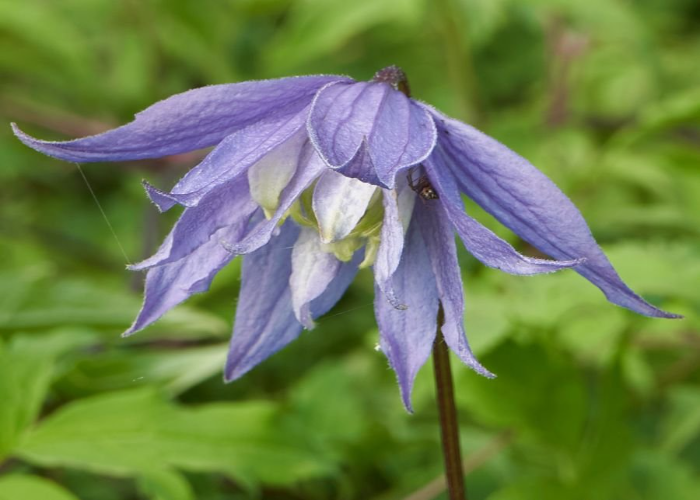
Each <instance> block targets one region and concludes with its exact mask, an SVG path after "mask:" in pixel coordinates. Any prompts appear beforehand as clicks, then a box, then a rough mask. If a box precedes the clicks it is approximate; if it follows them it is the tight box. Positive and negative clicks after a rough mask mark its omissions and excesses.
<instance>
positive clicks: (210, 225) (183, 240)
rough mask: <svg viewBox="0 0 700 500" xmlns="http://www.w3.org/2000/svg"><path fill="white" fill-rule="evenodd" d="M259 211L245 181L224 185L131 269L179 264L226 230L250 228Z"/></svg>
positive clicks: (191, 210)
mask: <svg viewBox="0 0 700 500" xmlns="http://www.w3.org/2000/svg"><path fill="white" fill-rule="evenodd" d="M257 208H258V207H257V205H256V204H255V202H254V201H253V200H252V199H251V197H250V192H249V189H248V182H247V180H246V178H245V177H240V178H239V179H237V180H235V181H232V182H230V183H228V184H224V185H223V186H220V187H219V188H217V189H216V190H214V192H212V193H210V194H209V195H208V196H207V197H206V198H205V199H204V200H202V202H201V203H200V204H199V205H197V206H195V207H190V208H187V209H185V211H184V212H183V213H182V215H181V216H180V219H178V221H177V223H176V224H175V226H174V227H173V229H172V231H171V232H170V234H168V236H167V237H166V238H165V241H164V242H163V244H162V245H161V246H160V248H159V249H158V251H157V252H156V253H155V254H154V255H153V256H151V257H149V258H148V259H146V260H144V261H141V262H139V263H137V264H134V265H131V266H129V269H130V270H132V271H140V270H143V269H148V268H151V267H154V266H162V265H164V264H168V263H170V262H175V261H176V260H179V259H181V258H183V257H185V256H187V255H189V254H190V253H191V252H193V251H194V250H195V249H197V248H199V247H200V246H201V245H203V244H204V243H206V242H207V241H208V240H209V239H210V238H211V237H212V236H213V235H214V234H215V233H216V232H217V231H218V230H219V229H221V228H222V227H225V226H240V225H244V224H247V223H248V221H249V220H250V217H251V215H253V212H255V210H256V209H257ZM227 234H229V235H230V234H231V233H227ZM235 234H238V235H239V236H243V234H244V233H243V232H242V231H241V232H236V233H235Z"/></svg>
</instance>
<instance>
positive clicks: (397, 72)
mask: <svg viewBox="0 0 700 500" xmlns="http://www.w3.org/2000/svg"><path fill="white" fill-rule="evenodd" d="M372 81H373V82H383V83H388V84H389V85H391V86H392V87H394V88H395V89H396V90H398V91H399V92H403V93H404V94H405V95H406V97H411V89H410V88H409V86H408V77H407V76H406V73H404V71H403V70H402V69H401V68H399V67H398V66H393V65H392V66H387V67H386V68H384V69H380V70H379V71H377V72H376V73H375V75H374V78H372Z"/></svg>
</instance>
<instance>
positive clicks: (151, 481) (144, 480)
mask: <svg viewBox="0 0 700 500" xmlns="http://www.w3.org/2000/svg"><path fill="white" fill-rule="evenodd" d="M138 483H139V487H140V489H141V491H143V492H144V494H146V495H148V498H149V499H151V500H193V499H194V492H193V491H192V487H191V486H190V484H189V483H188V482H187V480H186V479H185V478H184V476H183V475H182V474H180V473H178V472H176V471H174V470H167V469H156V470H149V471H144V472H142V473H141V476H140V477H139V481H138Z"/></svg>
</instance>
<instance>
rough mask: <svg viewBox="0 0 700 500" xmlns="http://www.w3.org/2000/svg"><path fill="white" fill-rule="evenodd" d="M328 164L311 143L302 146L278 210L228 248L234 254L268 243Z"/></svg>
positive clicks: (249, 250)
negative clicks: (296, 164)
mask: <svg viewBox="0 0 700 500" xmlns="http://www.w3.org/2000/svg"><path fill="white" fill-rule="evenodd" d="M327 168H328V167H327V166H326V164H325V163H323V160H321V158H320V157H319V156H318V154H317V153H316V151H315V150H314V148H313V147H312V146H311V144H310V143H306V145H305V146H304V147H303V148H302V151H301V153H300V159H299V165H298V166H297V169H296V172H295V174H294V177H292V180H291V181H290V182H289V185H287V187H286V188H285V189H284V191H282V194H281V196H280V201H279V206H278V207H277V211H275V214H274V215H273V216H272V217H271V218H270V219H269V220H262V221H261V222H259V223H258V224H257V226H255V227H254V228H253V229H251V230H250V232H249V233H248V234H247V235H246V236H245V237H244V238H243V239H242V240H241V241H239V242H237V243H230V244H229V243H227V244H226V248H227V249H228V250H229V251H230V252H231V253H234V254H238V255H241V254H247V253H250V252H253V251H255V250H257V249H258V248H260V247H261V246H263V245H264V244H266V243H267V242H268V241H269V240H270V237H271V236H272V233H273V231H274V230H275V228H276V227H277V224H278V223H279V221H280V220H282V217H283V216H284V215H285V214H286V213H287V211H288V210H289V208H290V207H291V206H292V204H293V203H294V201H295V200H296V199H297V198H298V197H299V196H300V195H301V193H302V192H303V191H304V190H305V189H306V188H308V187H309V186H310V185H311V183H312V182H313V181H314V180H315V179H316V178H317V177H318V176H319V175H321V173H322V172H323V171H324V170H327Z"/></svg>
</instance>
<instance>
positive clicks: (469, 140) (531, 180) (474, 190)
mask: <svg viewBox="0 0 700 500" xmlns="http://www.w3.org/2000/svg"><path fill="white" fill-rule="evenodd" d="M432 113H433V115H434V117H435V121H436V123H437V124H438V126H439V134H440V144H441V146H442V148H443V150H444V151H445V153H446V154H445V159H446V163H447V164H448V165H449V167H450V169H451V170H452V171H453V172H454V174H455V177H456V179H457V180H458V182H459V185H460V187H461V189H462V191H464V192H465V193H466V194H467V195H468V196H469V197H470V198H472V199H473V200H474V201H476V202H477V203H478V204H479V205H481V206H482V207H483V208H484V209H485V210H486V211H488V212H489V213H490V214H491V215H493V216H494V217H496V219H498V220H499V221H500V222H501V223H503V224H504V225H505V226H506V227H508V228H510V229H511V230H512V231H513V232H515V233H516V234H517V235H519V236H520V237H521V238H523V239H524V240H525V241H527V242H529V243H530V244H532V245H533V246H535V247H536V248H538V249H539V250H540V251H542V252H544V253H546V254H548V255H551V256H552V257H554V258H556V259H577V258H585V259H586V261H585V262H584V263H583V264H581V265H579V266H577V267H575V268H574V269H575V270H576V272H578V273H579V274H581V275H582V276H584V277H585V278H586V279H588V280H589V281H591V282H592V283H593V284H594V285H596V286H597V287H598V288H600V289H601V290H602V291H603V293H604V294H605V296H606V297H607V298H608V300H609V301H610V302H612V303H614V304H617V305H619V306H622V307H626V308H627V309H630V310H632V311H635V312H638V313H640V314H643V315H646V316H656V317H662V318H678V317H679V316H678V315H676V314H671V313H668V312H665V311H662V310H661V309H658V308H656V307H654V306H653V305H651V304H649V303H647V302H646V301H645V300H644V299H642V298H641V297H640V296H638V295H637V294H635V293H634V292H633V291H632V290H631V289H630V288H629V287H628V286H627V285H626V284H625V283H624V282H623V281H622V280H621V279H620V277H619V276H618V274H617V272H616V271H615V269H614V268H613V266H612V264H611V263H610V261H609V260H608V259H607V257H606V256H605V254H604V253H603V251H602V250H601V249H600V247H599V246H598V244H597V243H596V241H595V239H594V238H593V236H592V235H591V231H590V229H589V228H588V225H587V224H586V221H585V220H584V218H583V216H582V215H581V213H580V212H579V211H578V209H577V208H576V207H575V206H574V204H573V203H572V202H571V200H569V199H568V198H567V197H566V195H564V193H562V192H561V190H559V188H558V187H557V186H555V185H554V183H553V182H552V181H551V180H549V178H547V176H545V175H544V174H543V173H542V172H540V171H539V170H537V169H536V168H535V167H534V166H533V165H532V164H530V163H529V162H528V161H527V160H525V159H524V158H522V157H521V156H519V155H517V154H516V153H514V152H513V151H511V150H510V149H508V148H507V147H505V146H504V145H503V144H501V143H499V142H498V141H496V140H495V139H493V138H491V137H489V136H487V135H485V134H483V133H482V132H479V131H478V130H476V129H474V128H473V127H470V126H468V125H465V124H463V123H461V122H458V121H456V120H453V119H451V118H448V117H446V116H444V115H442V114H441V113H439V112H437V111H435V110H432Z"/></svg>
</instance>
